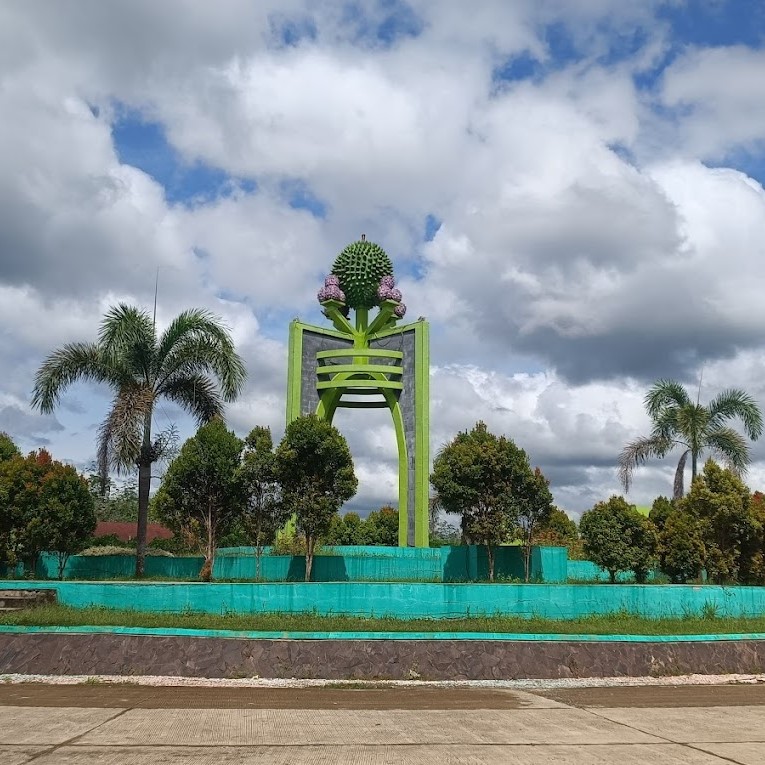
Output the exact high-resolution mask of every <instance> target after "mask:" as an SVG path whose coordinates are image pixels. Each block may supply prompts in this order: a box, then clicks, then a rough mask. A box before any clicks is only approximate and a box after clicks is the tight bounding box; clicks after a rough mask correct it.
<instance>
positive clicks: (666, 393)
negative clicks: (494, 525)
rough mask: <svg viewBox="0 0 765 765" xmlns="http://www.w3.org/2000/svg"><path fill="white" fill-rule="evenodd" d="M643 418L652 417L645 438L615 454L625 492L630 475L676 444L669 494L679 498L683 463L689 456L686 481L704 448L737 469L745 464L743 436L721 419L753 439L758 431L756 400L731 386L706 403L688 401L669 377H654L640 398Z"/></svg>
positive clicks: (759, 420)
mask: <svg viewBox="0 0 765 765" xmlns="http://www.w3.org/2000/svg"><path fill="white" fill-rule="evenodd" d="M645 407H646V411H647V412H648V416H649V417H650V418H651V420H653V430H652V431H651V435H650V436H644V437H642V438H638V439H635V440H634V441H632V442H631V443H629V444H627V446H625V447H624V449H623V450H622V453H621V455H620V457H619V477H620V479H621V482H622V485H623V486H624V490H625V491H629V488H630V484H631V483H632V473H633V471H634V469H635V468H636V467H637V466H638V465H642V464H643V463H644V462H646V460H648V459H650V458H652V457H658V458H662V457H665V456H666V455H667V454H669V452H670V451H672V450H673V449H674V448H676V447H678V446H679V447H680V448H681V449H682V450H683V451H682V453H681V455H680V460H679V461H678V463H677V470H676V471H675V482H674V497H675V499H679V498H680V497H682V496H683V493H684V485H683V477H684V473H685V464H686V462H687V460H688V457H689V456H690V458H691V480H693V479H694V478H695V477H696V472H697V468H698V461H699V457H700V456H701V455H702V453H703V452H705V451H709V452H711V453H712V454H714V455H715V456H716V457H718V458H719V459H721V460H722V461H723V462H724V463H726V464H727V465H728V466H729V467H731V468H732V469H734V470H736V471H737V472H739V473H742V472H744V471H745V470H746V468H747V467H748V465H749V462H750V456H749V446H748V444H747V442H746V439H745V438H744V437H743V436H742V435H741V434H740V433H738V432H737V431H736V430H734V429H733V428H731V427H729V426H728V425H726V424H725V423H726V422H727V421H728V420H731V419H736V418H737V419H739V420H741V422H742V423H743V425H744V430H745V431H746V434H747V436H749V438H750V439H751V440H752V441H754V440H756V439H758V438H759V437H760V435H761V434H762V427H763V424H762V413H761V411H760V407H759V405H758V404H757V402H756V401H755V400H754V399H753V398H752V397H751V396H750V395H749V394H748V393H744V391H742V390H738V389H737V388H730V389H729V390H725V391H723V392H722V393H720V395H719V396H717V398H715V399H713V400H712V401H710V402H709V404H707V405H706V406H703V405H702V404H700V403H699V399H698V397H697V399H696V403H695V404H694V403H693V401H692V400H691V398H690V396H689V395H688V392H687V391H686V390H685V388H683V386H682V385H680V384H679V383H677V382H675V381H674V380H658V381H657V382H655V383H654V384H653V385H652V386H651V388H650V389H649V391H648V393H647V394H646V397H645Z"/></svg>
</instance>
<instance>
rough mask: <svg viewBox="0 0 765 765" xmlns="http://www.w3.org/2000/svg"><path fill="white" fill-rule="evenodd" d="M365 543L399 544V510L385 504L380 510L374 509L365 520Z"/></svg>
mask: <svg viewBox="0 0 765 765" xmlns="http://www.w3.org/2000/svg"><path fill="white" fill-rule="evenodd" d="M364 544H367V545H386V546H388V547H396V546H397V545H398V510H396V508H395V507H390V505H385V506H384V507H381V508H380V509H379V510H373V511H372V512H371V513H370V514H369V515H368V516H367V519H366V521H364Z"/></svg>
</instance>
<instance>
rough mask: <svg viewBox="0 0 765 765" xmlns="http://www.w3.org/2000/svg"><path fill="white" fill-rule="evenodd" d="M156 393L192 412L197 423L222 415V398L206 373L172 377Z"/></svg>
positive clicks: (200, 423)
mask: <svg viewBox="0 0 765 765" xmlns="http://www.w3.org/2000/svg"><path fill="white" fill-rule="evenodd" d="M158 394H159V395H162V396H165V397H166V398H169V399H170V400H171V401H174V402H175V403H176V404H178V405H179V406H181V407H182V408H183V409H185V410H186V411H187V412H189V413H190V414H192V415H193V416H194V417H195V418H196V420H197V424H198V425H203V424H204V423H205V422H209V421H210V420H212V419H214V418H215V417H222V416H223V399H222V397H221V395H220V391H219V390H218V386H217V385H216V384H215V383H214V382H213V381H212V380H211V379H210V378H209V377H207V376H206V375H203V374H189V375H184V376H177V377H174V378H173V379H172V380H169V381H168V382H166V383H165V384H164V385H163V386H162V387H161V388H160V389H159V390H158Z"/></svg>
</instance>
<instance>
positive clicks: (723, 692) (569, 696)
mask: <svg viewBox="0 0 765 765" xmlns="http://www.w3.org/2000/svg"><path fill="white" fill-rule="evenodd" d="M534 693H536V694H538V695H540V696H543V697H544V698H547V699H552V700H553V701H560V702H561V703H563V704H568V705H569V706H572V707H633V708H648V707H718V706H724V707H733V706H763V705H765V684H757V685H749V684H746V685H744V684H742V685H680V686H631V687H620V688H619V687H617V688H602V687H601V688H560V689H556V690H550V691H534Z"/></svg>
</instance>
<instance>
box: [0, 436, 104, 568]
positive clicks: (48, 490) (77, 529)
mask: <svg viewBox="0 0 765 765" xmlns="http://www.w3.org/2000/svg"><path fill="white" fill-rule="evenodd" d="M0 508H2V511H0V512H1V514H0V517H2V520H1V521H0V525H1V526H2V529H3V531H2V533H3V536H4V539H5V544H4V545H3V546H4V547H5V548H6V555H7V553H8V552H9V551H10V552H11V553H12V560H22V561H23V562H24V564H25V567H26V568H27V570H29V571H34V570H35V566H36V562H37V558H38V557H39V555H40V553H41V552H42V551H44V550H48V551H50V552H55V553H56V554H57V556H58V575H59V578H62V577H63V574H64V568H65V567H66V562H67V560H68V559H69V556H70V555H72V554H73V553H76V552H78V551H79V550H81V549H82V548H83V547H84V545H85V543H86V541H87V540H88V538H89V537H90V535H91V534H92V533H93V531H94V529H95V528H96V515H95V508H94V503H93V498H92V496H91V494H90V490H89V488H88V483H87V481H86V480H85V479H84V478H82V477H81V476H80V475H79V474H78V473H77V471H76V470H75V469H74V468H73V467H71V466H70V465H64V464H62V463H61V462H57V461H54V460H53V459H52V458H51V456H50V454H49V453H48V452H47V451H45V450H44V449H43V450H40V451H39V452H32V453H31V454H30V455H29V456H28V457H26V458H22V457H14V458H12V459H9V460H6V461H4V462H2V463H0ZM0 544H1V543H0Z"/></svg>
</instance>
